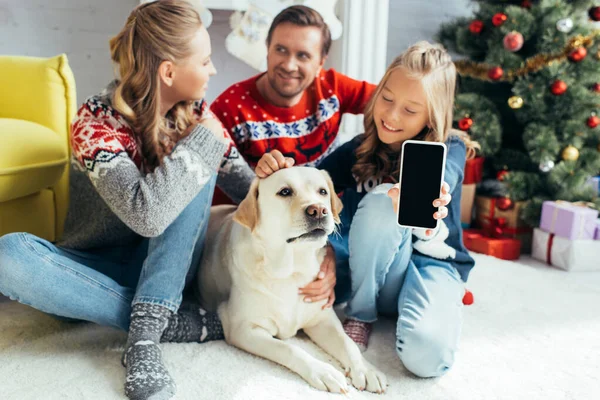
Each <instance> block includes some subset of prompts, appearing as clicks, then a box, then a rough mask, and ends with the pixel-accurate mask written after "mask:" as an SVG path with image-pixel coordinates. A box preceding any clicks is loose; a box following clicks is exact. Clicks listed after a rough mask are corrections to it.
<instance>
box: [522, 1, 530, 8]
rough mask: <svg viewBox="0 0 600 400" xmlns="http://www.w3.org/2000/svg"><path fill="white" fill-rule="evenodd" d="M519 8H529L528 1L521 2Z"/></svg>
mask: <svg viewBox="0 0 600 400" xmlns="http://www.w3.org/2000/svg"><path fill="white" fill-rule="evenodd" d="M521 7H523V8H531V1H529V0H523V1H522V2H521Z"/></svg>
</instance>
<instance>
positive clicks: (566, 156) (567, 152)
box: [562, 145, 579, 161]
mask: <svg viewBox="0 0 600 400" xmlns="http://www.w3.org/2000/svg"><path fill="white" fill-rule="evenodd" d="M578 158H579V150H577V148H576V147H574V146H571V145H568V146H567V147H565V149H564V150H563V152H562V159H563V160H565V161H576V160H577V159H578Z"/></svg>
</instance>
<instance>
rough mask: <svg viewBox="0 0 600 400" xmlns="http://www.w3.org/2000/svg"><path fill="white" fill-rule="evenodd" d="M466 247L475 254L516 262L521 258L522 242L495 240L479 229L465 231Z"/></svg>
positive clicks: (505, 239) (508, 239)
mask: <svg viewBox="0 0 600 400" xmlns="http://www.w3.org/2000/svg"><path fill="white" fill-rule="evenodd" d="M463 242H464V244H465V247H466V248H467V249H469V250H471V251H474V252H475V253H482V254H487V255H488V256H493V257H497V258H501V259H503V260H516V259H518V258H519V257H520V256H521V241H520V240H519V239H512V238H493V237H488V236H485V235H484V234H483V231H481V230H478V229H465V230H464V231H463Z"/></svg>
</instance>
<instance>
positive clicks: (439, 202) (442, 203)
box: [387, 182, 452, 236]
mask: <svg viewBox="0 0 600 400" xmlns="http://www.w3.org/2000/svg"><path fill="white" fill-rule="evenodd" d="M387 195H388V197H389V198H391V199H392V204H393V206H394V213H395V214H396V215H397V214H398V196H399V195H400V188H399V184H398V183H397V184H395V185H394V186H393V187H392V188H391V189H390V190H388V193H387ZM451 200H452V195H451V194H450V185H448V184H447V183H446V182H444V183H443V184H442V191H441V193H440V198H439V199H435V200H434V201H433V206H434V207H439V208H438V211H436V212H435V213H434V214H433V218H435V219H444V218H446V217H447V216H448V208H447V207H446V206H447V205H448V204H450V201H451ZM425 234H426V235H427V236H430V235H432V234H433V230H432V229H427V231H426V232H425Z"/></svg>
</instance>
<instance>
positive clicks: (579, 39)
mask: <svg viewBox="0 0 600 400" xmlns="http://www.w3.org/2000/svg"><path fill="white" fill-rule="evenodd" d="M599 37H600V29H596V30H594V31H592V33H590V34H589V35H588V36H582V35H577V36H575V37H573V38H571V40H569V42H568V43H567V45H566V46H565V47H564V49H563V50H562V51H561V52H559V53H554V54H549V53H541V54H538V55H536V56H533V57H530V58H528V59H527V60H525V61H524V63H523V64H522V66H521V67H520V68H516V69H511V70H504V75H502V77H501V78H500V79H499V80H500V81H504V82H513V81H514V80H515V79H517V78H520V77H522V76H525V75H528V74H530V73H533V72H537V71H539V70H541V69H542V68H544V67H546V66H548V65H553V64H556V63H558V62H561V63H562V62H565V61H567V60H568V56H569V54H570V53H571V52H572V51H573V50H575V49H576V48H578V47H591V46H592V45H593V44H594V39H596V38H599ZM597 57H598V59H599V60H600V51H598V53H597ZM454 64H455V65H456V69H457V71H458V73H459V74H460V75H462V76H468V77H471V78H476V79H479V80H483V81H490V82H491V81H492V80H491V79H490V78H489V77H488V71H489V69H490V68H492V67H493V66H492V65H487V64H485V63H476V62H473V61H470V60H458V61H456V62H455V63H454Z"/></svg>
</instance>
